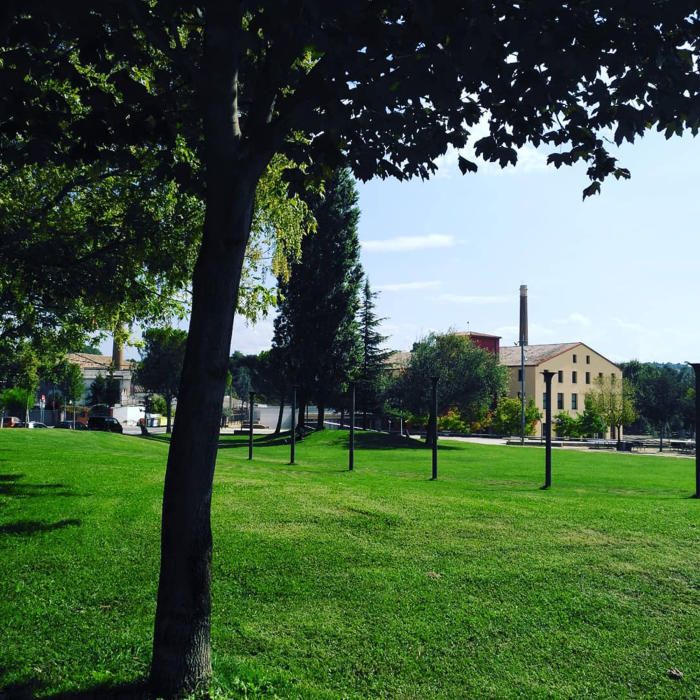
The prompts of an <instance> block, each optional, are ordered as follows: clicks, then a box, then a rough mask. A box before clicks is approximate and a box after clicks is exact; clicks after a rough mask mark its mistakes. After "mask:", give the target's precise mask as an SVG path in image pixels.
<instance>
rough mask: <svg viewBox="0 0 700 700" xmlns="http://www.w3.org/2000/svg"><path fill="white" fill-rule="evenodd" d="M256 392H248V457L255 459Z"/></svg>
mask: <svg viewBox="0 0 700 700" xmlns="http://www.w3.org/2000/svg"><path fill="white" fill-rule="evenodd" d="M254 399H255V392H253V391H251V392H250V393H249V394H248V421H249V423H248V459H253V400H254Z"/></svg>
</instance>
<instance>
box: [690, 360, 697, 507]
mask: <svg viewBox="0 0 700 700" xmlns="http://www.w3.org/2000/svg"><path fill="white" fill-rule="evenodd" d="M688 364H689V365H690V366H691V367H692V368H693V370H694V371H695V496H694V498H700V455H699V454H698V426H700V362H689V363H688Z"/></svg>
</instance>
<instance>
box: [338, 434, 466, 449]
mask: <svg viewBox="0 0 700 700" xmlns="http://www.w3.org/2000/svg"><path fill="white" fill-rule="evenodd" d="M346 439H347V438H346ZM355 448H356V449H357V448H359V449H366V450H426V451H428V450H429V449H430V447H429V446H428V445H426V444H425V442H423V441H422V440H416V439H415V438H407V437H401V436H400V435H387V434H386V433H365V432H357V433H355ZM459 449H460V447H459V446H458V445H445V444H444V443H441V442H438V451H440V452H442V451H443V450H459Z"/></svg>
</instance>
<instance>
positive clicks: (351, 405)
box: [348, 382, 355, 471]
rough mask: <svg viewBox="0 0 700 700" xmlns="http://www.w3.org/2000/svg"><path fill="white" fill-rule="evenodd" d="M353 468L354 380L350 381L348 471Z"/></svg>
mask: <svg viewBox="0 0 700 700" xmlns="http://www.w3.org/2000/svg"><path fill="white" fill-rule="evenodd" d="M354 468H355V382H350V445H349V452H348V471H352V470H353V469H354Z"/></svg>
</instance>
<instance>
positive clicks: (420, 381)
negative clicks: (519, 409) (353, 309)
mask: <svg viewBox="0 0 700 700" xmlns="http://www.w3.org/2000/svg"><path fill="white" fill-rule="evenodd" d="M432 377H437V378H438V416H441V415H443V414H444V413H446V412H447V411H448V410H450V409H456V411H457V412H458V413H459V415H460V417H461V419H462V421H464V422H466V423H472V422H473V421H474V420H476V419H477V418H479V417H481V416H482V415H483V414H484V413H485V412H486V411H487V410H488V409H489V408H490V407H491V406H492V405H493V404H494V403H495V402H496V399H497V398H498V397H499V396H501V395H502V394H503V393H504V392H505V386H506V369H505V367H503V366H502V365H500V364H499V362H498V358H496V356H495V355H493V354H492V353H490V352H486V351H485V350H482V349H481V348H478V347H477V346H476V345H474V344H473V343H472V342H471V340H470V339H469V338H468V337H467V336H464V335H457V334H456V333H444V334H437V333H431V334H430V335H428V336H426V337H425V338H423V339H422V340H420V341H418V342H417V343H415V344H414V345H413V348H412V350H411V357H410V359H409V361H408V365H407V367H406V369H405V370H404V371H403V373H402V374H401V375H400V377H399V379H398V391H396V390H395V393H398V395H399V397H400V399H401V400H402V403H403V405H404V406H405V407H406V408H407V409H408V410H409V411H411V412H412V413H413V414H416V415H422V416H425V415H426V414H427V415H428V435H427V440H428V443H429V444H430V443H431V442H432V440H433V439H434V438H435V436H434V434H433V432H432V428H431V426H432V425H433V418H434V414H433V405H432V400H431V391H432V388H431V378H432Z"/></svg>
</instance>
